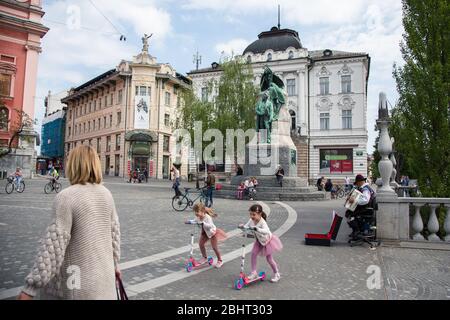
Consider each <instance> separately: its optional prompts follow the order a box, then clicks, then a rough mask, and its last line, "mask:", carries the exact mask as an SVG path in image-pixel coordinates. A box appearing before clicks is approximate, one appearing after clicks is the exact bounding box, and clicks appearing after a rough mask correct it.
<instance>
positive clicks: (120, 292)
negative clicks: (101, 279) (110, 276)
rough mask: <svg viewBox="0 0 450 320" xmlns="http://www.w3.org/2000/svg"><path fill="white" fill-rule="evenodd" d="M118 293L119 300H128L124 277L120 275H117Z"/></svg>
mask: <svg viewBox="0 0 450 320" xmlns="http://www.w3.org/2000/svg"><path fill="white" fill-rule="evenodd" d="M116 293H117V300H128V296H127V293H126V291H125V288H124V286H123V283H122V279H121V278H119V277H116Z"/></svg>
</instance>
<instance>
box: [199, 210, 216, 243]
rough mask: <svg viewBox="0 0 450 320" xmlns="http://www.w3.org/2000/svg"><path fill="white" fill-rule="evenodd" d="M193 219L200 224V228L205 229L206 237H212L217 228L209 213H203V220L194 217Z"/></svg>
mask: <svg viewBox="0 0 450 320" xmlns="http://www.w3.org/2000/svg"><path fill="white" fill-rule="evenodd" d="M195 221H197V222H198V223H201V224H202V228H203V230H204V231H205V233H206V235H207V236H208V238H210V239H211V238H212V237H214V235H215V234H216V230H217V228H216V225H215V224H214V221H213V219H212V218H211V216H210V215H209V214H205V217H204V218H203V220H200V219H198V218H196V219H195Z"/></svg>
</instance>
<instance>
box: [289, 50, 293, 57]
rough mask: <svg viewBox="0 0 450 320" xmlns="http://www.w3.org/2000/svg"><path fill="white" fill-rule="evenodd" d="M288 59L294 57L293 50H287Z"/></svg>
mask: <svg viewBox="0 0 450 320" xmlns="http://www.w3.org/2000/svg"><path fill="white" fill-rule="evenodd" d="M289 59H294V52H293V51H292V50H291V51H289Z"/></svg>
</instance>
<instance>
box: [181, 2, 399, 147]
mask: <svg viewBox="0 0 450 320" xmlns="http://www.w3.org/2000/svg"><path fill="white" fill-rule="evenodd" d="M278 4H280V5H281V26H282V27H287V28H293V29H295V28H296V27H295V26H296V25H297V26H301V27H300V28H298V29H299V30H298V31H299V34H300V38H301V40H302V44H303V45H304V46H305V47H307V48H308V49H310V50H319V49H325V48H329V49H335V50H343V51H353V52H367V53H369V55H370V56H371V59H372V60H371V70H370V79H369V88H368V90H369V92H368V124H367V126H368V132H369V143H368V150H369V152H372V151H373V144H374V141H375V137H376V135H377V134H378V133H377V132H375V131H373V128H374V125H375V118H376V116H377V106H378V94H379V91H385V92H386V93H387V95H388V98H389V100H390V101H391V103H392V104H394V103H395V100H396V99H397V96H398V95H397V92H396V88H395V81H394V79H393V78H392V65H393V63H394V62H397V63H401V62H402V57H401V54H400V48H399V42H400V40H401V36H402V33H403V26H402V21H401V19H402V11H401V9H402V4H401V1H400V0H396V1H378V0H345V1H331V0H315V1H309V0H271V1H258V0H245V1H244V0H242V1H234V0H209V1H202V0H189V1H188V2H187V3H186V4H185V5H184V8H185V9H188V10H208V11H210V12H211V11H213V12H217V13H220V12H226V13H227V15H231V14H232V15H233V17H235V18H236V19H239V17H241V18H242V17H245V16H261V15H263V14H265V15H267V14H272V13H273V16H274V19H273V21H274V23H273V24H275V21H276V14H277V5H278ZM225 20H226V17H225ZM230 42H231V41H230ZM230 42H227V43H221V44H219V45H217V46H216V50H218V49H220V50H218V51H221V50H224V49H225V48H228V47H231V46H230ZM228 51H229V50H228ZM235 52H236V51H235Z"/></svg>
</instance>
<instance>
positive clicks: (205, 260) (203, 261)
mask: <svg viewBox="0 0 450 320" xmlns="http://www.w3.org/2000/svg"><path fill="white" fill-rule="evenodd" d="M206 262H208V259H206V258H201V259H200V260H199V261H198V264H205V263H206Z"/></svg>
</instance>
